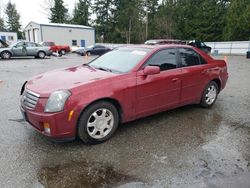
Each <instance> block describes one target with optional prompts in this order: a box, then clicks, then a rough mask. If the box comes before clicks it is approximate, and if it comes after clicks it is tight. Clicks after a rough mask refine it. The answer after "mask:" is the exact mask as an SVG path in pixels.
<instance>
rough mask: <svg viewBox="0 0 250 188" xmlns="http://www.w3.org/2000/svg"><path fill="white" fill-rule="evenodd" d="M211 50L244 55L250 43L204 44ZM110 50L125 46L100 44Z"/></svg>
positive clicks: (218, 52) (249, 47) (249, 48)
mask: <svg viewBox="0 0 250 188" xmlns="http://www.w3.org/2000/svg"><path fill="white" fill-rule="evenodd" d="M205 43H206V45H207V46H210V47H211V48H212V52H211V53H212V54H215V55H216V54H218V55H219V54H229V55H246V53H247V51H250V41H230V42H205ZM102 45H105V46H108V47H110V48H116V47H119V46H123V45H126V44H112V43H106V44H102Z"/></svg>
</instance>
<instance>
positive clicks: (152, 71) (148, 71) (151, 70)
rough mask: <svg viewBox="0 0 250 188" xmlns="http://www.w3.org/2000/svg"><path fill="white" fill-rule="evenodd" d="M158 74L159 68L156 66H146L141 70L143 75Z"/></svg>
mask: <svg viewBox="0 0 250 188" xmlns="http://www.w3.org/2000/svg"><path fill="white" fill-rule="evenodd" d="M160 72H161V70H160V67H157V66H146V67H145V68H144V69H143V73H144V75H153V74H160Z"/></svg>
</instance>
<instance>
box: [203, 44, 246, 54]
mask: <svg viewBox="0 0 250 188" xmlns="http://www.w3.org/2000/svg"><path fill="white" fill-rule="evenodd" d="M206 45H208V46H210V47H211V48H212V54H229V55H246V53H247V51H250V41H230V42H206Z"/></svg>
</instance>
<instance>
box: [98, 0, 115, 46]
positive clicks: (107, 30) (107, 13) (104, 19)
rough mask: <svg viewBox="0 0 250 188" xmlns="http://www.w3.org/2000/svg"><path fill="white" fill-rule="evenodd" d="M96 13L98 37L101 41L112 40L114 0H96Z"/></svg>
mask: <svg viewBox="0 0 250 188" xmlns="http://www.w3.org/2000/svg"><path fill="white" fill-rule="evenodd" d="M93 9H94V12H95V14H96V21H95V22H96V32H97V38H98V39H99V40H100V41H101V42H108V41H109V42H111V37H112V34H111V33H112V29H113V23H112V22H113V21H114V10H115V7H114V0H96V1H95V5H94V7H93Z"/></svg>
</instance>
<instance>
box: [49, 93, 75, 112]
mask: <svg viewBox="0 0 250 188" xmlns="http://www.w3.org/2000/svg"><path fill="white" fill-rule="evenodd" d="M70 95H71V93H70V92H69V91H67V90H60V91H55V92H53V93H52V94H50V96H49V99H48V101H47V103H46V106H45V110H44V111H45V112H59V111H62V110H63V108H64V105H65V102H66V101H67V99H68V98H69V96H70Z"/></svg>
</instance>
